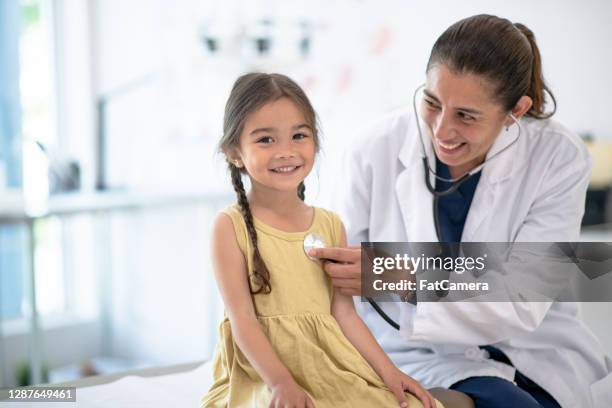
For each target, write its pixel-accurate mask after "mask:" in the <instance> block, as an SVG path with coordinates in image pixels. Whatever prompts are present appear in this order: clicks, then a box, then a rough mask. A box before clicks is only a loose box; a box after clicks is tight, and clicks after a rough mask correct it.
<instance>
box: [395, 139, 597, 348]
mask: <svg viewBox="0 0 612 408" xmlns="http://www.w3.org/2000/svg"><path fill="white" fill-rule="evenodd" d="M577 143H578V142H576V143H575V144H572V145H571V146H570V147H572V148H569V149H568V146H567V145H566V146H565V147H563V151H562V152H559V151H558V152H556V153H557V154H555V155H554V157H555V158H554V159H553V160H552V161H551V165H550V166H549V168H548V171H547V172H546V174H545V177H544V178H543V182H542V184H541V188H540V189H539V191H538V194H537V195H536V198H535V200H534V201H533V204H532V205H531V207H530V209H529V212H528V214H527V216H526V217H525V220H524V222H523V223H522V226H521V227H520V229H519V230H518V232H517V234H516V237H515V240H514V241H515V242H575V241H578V239H579V235H580V224H581V220H582V216H583V214H584V205H585V195H586V189H587V187H588V182H589V178H590V174H591V158H590V156H589V154H588V152H587V150H586V148H584V146H582V145H579V144H577ZM534 176H536V175H534ZM551 304H552V302H455V303H451V302H447V303H426V302H423V303H421V304H418V306H417V307H415V306H413V305H406V306H405V307H403V308H402V310H401V313H400V322H401V323H400V326H401V329H400V335H401V336H402V337H404V338H406V339H409V340H417V341H429V342H433V343H436V342H443V343H446V344H451V343H454V344H467V345H482V344H493V343H496V342H499V341H503V340H506V339H509V338H513V337H516V336H519V335H521V334H524V333H528V332H531V331H533V330H535V329H536V328H537V327H538V326H539V325H540V324H541V323H542V321H543V320H544V317H545V316H546V313H547V312H548V310H549V308H550V306H551Z"/></svg>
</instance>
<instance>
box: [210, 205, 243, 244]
mask: <svg viewBox="0 0 612 408" xmlns="http://www.w3.org/2000/svg"><path fill="white" fill-rule="evenodd" d="M224 215H226V216H228V217H229V218H230V220H231V222H232V226H233V229H234V234H235V236H236V241H237V242H238V245H239V246H240V249H241V250H242V251H243V252H244V251H245V250H246V249H247V241H248V231H247V226H246V223H245V221H244V217H243V216H242V213H241V211H240V206H239V205H238V203H234V204H231V205H229V206H227V207H225V208H224V209H222V210H221V211H220V212H219V213H218V214H217V217H222V216H224Z"/></svg>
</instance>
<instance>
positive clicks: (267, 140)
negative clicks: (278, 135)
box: [257, 136, 273, 144]
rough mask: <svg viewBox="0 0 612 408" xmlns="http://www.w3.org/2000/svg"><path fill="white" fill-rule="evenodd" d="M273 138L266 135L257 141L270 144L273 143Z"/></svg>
mask: <svg viewBox="0 0 612 408" xmlns="http://www.w3.org/2000/svg"><path fill="white" fill-rule="evenodd" d="M272 141H273V140H272V138H271V137H270V136H264V137H260V138H259V139H257V143H263V144H270V143H272Z"/></svg>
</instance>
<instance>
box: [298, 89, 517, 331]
mask: <svg viewBox="0 0 612 408" xmlns="http://www.w3.org/2000/svg"><path fill="white" fill-rule="evenodd" d="M424 87H425V84H422V85H420V86H418V87H417V88H416V89H415V91H414V94H413V96H412V107H413V109H414V116H415V118H416V125H417V131H418V133H419V141H420V143H421V153H422V160H423V169H424V174H425V185H426V186H427V189H428V190H429V192H430V193H431V194H432V195H433V196H434V208H433V212H434V224H435V228H436V235H437V236H438V241H440V236H441V234H440V224H439V221H438V200H439V198H440V197H444V196H447V195H449V194H452V193H454V192H455V191H457V190H458V189H459V187H461V185H462V184H463V183H465V182H466V181H467V180H469V179H470V177H472V176H473V175H474V174H477V173H478V172H479V171H481V170H482V169H483V167H484V165H485V164H486V163H487V162H489V161H490V160H492V159H493V158H495V157H497V156H498V155H499V154H500V153H502V152H503V151H505V150H507V149H508V148H510V147H511V146H512V145H513V144H515V143H516V142H517V141H518V139H519V137H520V136H521V132H522V127H521V124H520V122H519V120H518V119H517V118H516V117H515V116H514V115H513V114H512V113H509V116H510V117H511V118H512V119H513V120H514V122H515V123H516V125H517V126H518V135H517V137H516V138H515V139H514V140H513V141H512V143H510V144H509V145H508V146H506V147H504V148H503V149H501V150H500V151H499V152H497V153H495V154H494V155H493V156H491V157H487V158H486V159H485V161H484V162H482V163H481V164H480V165H478V166H476V167H475V168H474V169H472V170H471V171H469V172H468V173H466V174H464V175H463V176H461V177H458V178H451V179H447V178H444V177H440V176H438V175H437V174H436V172H435V170H434V169H432V168H431V166H430V165H429V161H428V160H427V151H426V149H425V142H424V141H423V133H422V131H421V122H420V119H419V113H418V111H417V104H416V99H417V94H418V92H419V91H420V90H421V89H423V88H424ZM507 130H508V128H506V131H507ZM432 133H433V132H432ZM434 154H435V150H434ZM429 174H433V176H434V177H435V178H436V179H438V180H441V181H444V182H446V183H450V184H452V185H451V186H450V187H449V188H448V189H446V190H443V191H436V189H435V187H434V186H432V184H431V180H430V179H429ZM326 246H327V245H326V243H325V241H324V240H323V238H321V237H320V236H319V235H317V234H312V233H311V234H308V235H306V237H305V238H304V252H305V253H306V256H308V258H310V259H312V260H313V261H318V260H319V259H317V258H313V257H311V256H310V255H308V251H309V250H310V249H313V248H324V247H326ZM366 299H367V301H368V303H370V305H372V307H373V308H374V310H376V312H377V313H378V314H379V315H380V317H382V318H383V319H384V320H385V321H386V322H387V323H388V324H389V325H390V326H391V327H393V328H394V329H396V330H399V329H400V325H399V324H398V323H397V322H396V321H394V320H393V319H392V318H391V317H390V316H389V315H388V314H387V313H385V311H384V310H382V308H381V307H380V306H379V305H378V303H376V301H375V300H374V299H372V298H371V297H366Z"/></svg>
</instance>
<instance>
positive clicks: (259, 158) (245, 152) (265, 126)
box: [236, 97, 316, 194]
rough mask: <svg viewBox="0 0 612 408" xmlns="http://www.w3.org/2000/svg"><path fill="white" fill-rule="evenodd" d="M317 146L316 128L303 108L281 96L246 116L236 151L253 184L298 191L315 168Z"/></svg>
mask: <svg viewBox="0 0 612 408" xmlns="http://www.w3.org/2000/svg"><path fill="white" fill-rule="evenodd" d="M315 150H316V149H315V141H314V138H313V129H312V127H311V126H310V125H309V124H308V123H307V121H306V119H305V117H304V114H303V113H302V110H301V109H300V108H299V107H298V106H297V105H296V104H295V103H294V102H293V101H291V100H290V99H289V98H286V97H281V98H279V99H277V100H275V101H273V102H269V103H267V104H265V105H264V106H262V107H261V108H260V109H259V110H257V111H255V112H253V113H252V114H250V115H249V116H248V117H247V119H246V121H245V124H244V129H243V130H242V133H241V136H240V149H239V151H237V152H236V155H237V159H238V162H239V166H240V167H242V166H244V167H245V168H246V171H247V173H248V174H249V177H250V178H251V182H252V184H253V186H254V188H264V189H271V190H277V191H283V192H291V194H295V191H296V188H297V186H298V184H300V182H302V181H303V180H304V179H305V178H306V176H307V175H308V174H309V173H310V171H311V170H312V166H313V164H314V157H315Z"/></svg>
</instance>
